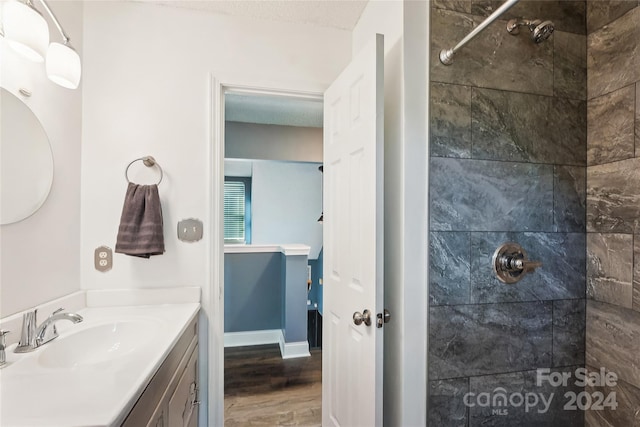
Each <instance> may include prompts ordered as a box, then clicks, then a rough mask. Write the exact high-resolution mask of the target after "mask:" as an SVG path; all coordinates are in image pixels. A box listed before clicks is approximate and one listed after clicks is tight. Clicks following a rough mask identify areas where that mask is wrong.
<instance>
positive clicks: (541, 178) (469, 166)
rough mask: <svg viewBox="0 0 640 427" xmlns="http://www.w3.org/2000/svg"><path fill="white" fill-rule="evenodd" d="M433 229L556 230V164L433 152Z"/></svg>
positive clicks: (431, 185)
mask: <svg viewBox="0 0 640 427" xmlns="http://www.w3.org/2000/svg"><path fill="white" fill-rule="evenodd" d="M430 169H431V170H430V185H429V186H430V191H429V194H430V203H431V204H430V206H431V215H430V221H431V230H433V231H446V230H454V231H473V230H486V231H499V230H522V231H527V230H539V231H553V166H550V165H535V164H527V163H506V162H490V161H484V160H467V159H445V158H432V159H431V168H430Z"/></svg>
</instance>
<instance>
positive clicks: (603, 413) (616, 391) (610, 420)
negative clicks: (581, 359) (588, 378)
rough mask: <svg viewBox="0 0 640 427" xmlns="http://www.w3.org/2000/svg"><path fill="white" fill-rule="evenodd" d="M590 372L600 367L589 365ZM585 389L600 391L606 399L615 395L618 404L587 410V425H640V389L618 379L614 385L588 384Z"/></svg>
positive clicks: (593, 426)
mask: <svg viewBox="0 0 640 427" xmlns="http://www.w3.org/2000/svg"><path fill="white" fill-rule="evenodd" d="M587 369H589V371H590V372H595V373H598V375H599V374H600V373H599V369H595V368H592V367H587ZM585 391H586V392H587V393H589V394H591V395H593V394H594V393H596V392H600V393H602V394H603V395H604V397H605V399H606V398H607V397H609V396H615V401H616V403H617V406H616V407H615V408H613V407H612V406H611V405H603V409H602V410H595V409H594V410H588V411H586V412H585V426H587V427H618V426H625V427H627V426H629V427H631V426H633V427H636V426H640V389H639V388H636V387H634V386H632V385H631V384H628V383H627V382H625V381H623V380H622V379H618V381H617V384H616V385H615V386H613V387H609V386H606V385H602V386H587V387H585ZM605 401H606V400H605Z"/></svg>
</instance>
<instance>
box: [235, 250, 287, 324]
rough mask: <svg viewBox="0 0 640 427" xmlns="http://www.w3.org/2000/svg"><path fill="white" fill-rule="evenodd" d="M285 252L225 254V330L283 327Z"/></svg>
mask: <svg viewBox="0 0 640 427" xmlns="http://www.w3.org/2000/svg"><path fill="white" fill-rule="evenodd" d="M281 257H284V256H283V255H282V254H281V253H245V254H225V255H224V331H225V332H243V331H261V330H268V329H281V328H282V325H283V323H282V320H281V317H280V314H281V313H282V312H283V310H282V307H283V305H282V300H283V294H282V279H281V273H280V268H281V266H280V262H281V261H280V258H281Z"/></svg>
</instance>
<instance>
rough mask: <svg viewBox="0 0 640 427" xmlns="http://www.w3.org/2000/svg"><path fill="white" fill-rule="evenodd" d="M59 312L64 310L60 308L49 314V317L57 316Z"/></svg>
mask: <svg viewBox="0 0 640 427" xmlns="http://www.w3.org/2000/svg"><path fill="white" fill-rule="evenodd" d="M61 311H64V308H62V307H60V308H59V309H57V310H56V311H54V312H53V313H51V314H50V315H49V317H51V316H53V315H54V314H58V313H60V312H61Z"/></svg>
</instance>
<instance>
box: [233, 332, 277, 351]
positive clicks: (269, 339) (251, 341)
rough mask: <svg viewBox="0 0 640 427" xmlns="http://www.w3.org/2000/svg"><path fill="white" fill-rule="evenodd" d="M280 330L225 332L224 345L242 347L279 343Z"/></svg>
mask: <svg viewBox="0 0 640 427" xmlns="http://www.w3.org/2000/svg"><path fill="white" fill-rule="evenodd" d="M281 337H282V330H280V329H267V330H264V331H245V332H225V333H224V346H225V347H244V346H249V345H264V344H279V343H280V339H281Z"/></svg>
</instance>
